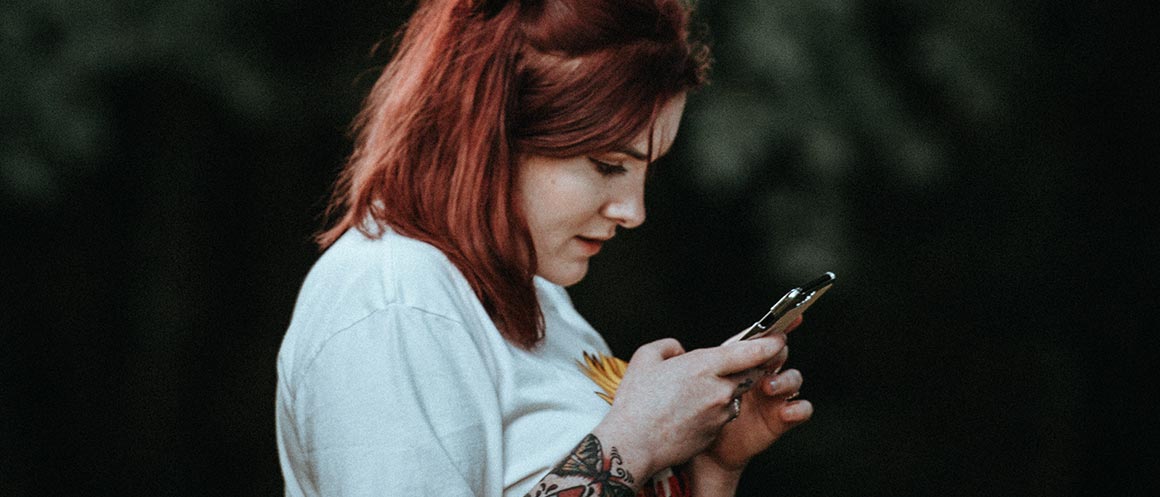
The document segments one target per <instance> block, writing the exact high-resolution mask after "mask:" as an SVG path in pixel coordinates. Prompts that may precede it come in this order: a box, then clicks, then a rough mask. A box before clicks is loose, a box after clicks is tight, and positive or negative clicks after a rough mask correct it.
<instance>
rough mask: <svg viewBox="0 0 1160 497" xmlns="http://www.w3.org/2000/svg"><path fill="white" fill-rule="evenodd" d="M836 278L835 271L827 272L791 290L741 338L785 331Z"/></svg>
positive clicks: (751, 337) (746, 338)
mask: <svg viewBox="0 0 1160 497" xmlns="http://www.w3.org/2000/svg"><path fill="white" fill-rule="evenodd" d="M835 279H837V277H836V276H834V273H830V272H827V273H826V274H823V275H821V276H819V277H817V278H814V280H813V281H810V282H809V283H806V284H804V285H802V286H799V287H797V288H794V289H793V290H790V291H789V292H787V293H786V294H785V295H784V296H782V297H781V299H780V300H778V301H777V303H776V304H773V307H771V308H769V312H767V313H765V316H762V318H761V319H759V320H757V322H756V323H753V325H752V326H750V327H749V328H747V329H746V330H745V331H744V332H743V333H742V334H741V340H750V339H753V338H757V337H762V336H765V335H768V334H770V333H781V332H784V331H785V329H786V328H788V327H789V325H791V324H793V322H794V321H796V320H797V318H798V316H801V315H802V313H803V312H806V309H809V308H810V306H811V305H814V302H817V301H818V299H819V298H821V297H822V294H824V293H826V290H829V289H830V287H831V286H833V284H834V280H835Z"/></svg>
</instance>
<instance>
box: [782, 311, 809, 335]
mask: <svg viewBox="0 0 1160 497" xmlns="http://www.w3.org/2000/svg"><path fill="white" fill-rule="evenodd" d="M804 320H805V315H804V314H798V317H797V319H795V320H793V322H792V323H790V324H789V326H786V327H785V333H789V332H791V331H793V330H794V328H797V327H798V326H801V324H802V321H804Z"/></svg>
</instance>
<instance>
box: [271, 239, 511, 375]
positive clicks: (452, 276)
mask: <svg viewBox="0 0 1160 497" xmlns="http://www.w3.org/2000/svg"><path fill="white" fill-rule="evenodd" d="M398 314H405V315H407V316H410V317H412V318H418V321H419V322H423V323H427V324H430V325H431V326H419V327H417V328H422V329H409V328H411V327H413V326H401V324H403V323H407V322H410V323H414V322H416V321H415V320H412V319H403V320H401V321H398V320H395V321H394V322H395V323H396V324H399V325H400V326H393V327H376V329H375V330H372V331H373V332H374V333H381V334H401V333H407V334H409V335H412V336H411V337H409V338H407V339H409V340H414V339H422V338H421V337H422V336H427V335H430V334H431V333H436V334H438V333H452V331H451V330H453V329H455V330H466V331H467V332H470V333H473V334H477V335H480V336H477V337H476V340H477V342H476V343H477V344H478V343H480V341H481V342H487V341H489V339H490V337H489V335H492V334H496V335H498V331H495V332H493V331H492V330H491V329H490V328H493V327H494V324H492V323H491V320H490V318H488V316H487V313H486V311H484V309H483V306H482V305H481V304H480V303H479V300H478V299H477V298H476V296H475V293H474V292H473V291H472V290H471V287H470V285H469V284H468V283H467V281H466V279H465V278H464V277H463V276H462V274H461V273H460V272H459V270H458V269H457V268H456V267H455V266H454V264H452V263H451V262H450V260H448V258H447V257H446V256H445V255H444V254H443V253H442V252H441V251H440V250H439V249H437V248H435V247H434V246H432V245H430V244H427V243H424V242H421V241H418V240H414V239H411V238H407V237H404V236H401V235H399V234H397V233H394V232H393V231H390V230H386V231H385V232H384V233H382V234H381V236H379V237H377V238H371V237H367V236H365V235H363V234H362V233H360V232H358V231H356V230H351V231H350V232H348V233H346V234H345V235H343V236H342V237H341V238H339V240H338V241H337V242H335V244H334V245H333V246H331V247H330V248H329V249H328V250H327V251H326V252H325V253H324V254H323V255H322V256H321V257H320V258H319V259H318V261H317V262H316V263H315V264H314V266H313V268H311V270H310V273H309V274H308V275H307V277H306V279H305V281H304V282H303V284H302V289H301V290H300V292H299V296H298V300H297V302H296V303H295V307H294V313H293V316H292V317H291V320H290V326H289V328H288V329H287V332H286V336H285V338H284V339H283V343H282V350H281V355H282V357H281V358H280V363H285V362H289V363H291V364H298V365H304V364H306V363H309V362H310V361H311V360H312V358H313V357H314V356H315V355H316V354H317V353H318V352H319V351H320V350H321V349H322V348H323V347H324V346H326V344H327V343H329V342H331V341H332V339H333V338H335V337H336V336H337V335H340V334H344V333H346V334H349V333H350V332H351V330H360V329H364V328H366V327H367V326H374V323H382V318H383V316H384V315H398ZM404 328H407V329H404ZM428 328H429V329H428ZM288 365H289V364H282V366H288Z"/></svg>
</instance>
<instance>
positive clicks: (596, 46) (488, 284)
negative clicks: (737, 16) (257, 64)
mask: <svg viewBox="0 0 1160 497" xmlns="http://www.w3.org/2000/svg"><path fill="white" fill-rule="evenodd" d="M688 16H689V11H688V8H687V7H685V6H683V5H681V4H679V3H678V2H677V1H676V0H632V1H630V0H540V1H532V0H524V1H507V2H504V1H482V0H458V1H457V0H429V1H424V2H420V4H419V5H418V8H417V11H416V12H415V14H414V15H413V17H412V19H411V20H410V22H409V23H408V24H407V27H406V29H405V31H404V33H403V35H402V38H401V39H400V41H399V46H398V49H397V52H396V54H395V57H394V59H393V60H392V62H391V63H390V64H389V65H388V66H387V68H386V69H385V70H384V72H383V74H382V76H381V77H380V79H379V81H378V82H377V83H376V85H375V87H374V89H373V90H372V91H371V94H370V95H369V97H368V98H367V101H366V103H365V107H364V109H363V111H362V112H361V114H360V115H359V117H358V119H357V122H356V125H355V127H356V130H357V132H358V134H357V140H356V146H355V151H354V153H353V154H352V156H351V159H350V161H349V163H348V165H347V168H346V169H345V171H344V174H343V176H342V178H341V180H340V182H339V186H338V188H337V191H336V199H337V208H338V209H339V210H341V211H342V212H343V215H342V217H341V219H340V220H339V222H338V223H337V224H336V225H335V226H334V227H332V228H331V229H329V230H328V231H326V232H324V233H323V234H322V235H321V236H320V242H321V245H322V246H323V247H326V248H327V250H326V252H325V253H324V254H323V256H322V257H321V258H320V259H319V261H318V262H317V263H316V265H315V267H314V268H313V269H312V270H311V273H310V275H309V276H308V277H307V278H306V281H305V283H304V285H303V288H302V291H301V294H300V296H299V299H298V302H297V305H296V308H295V312H294V316H293V319H292V322H291V324H290V327H289V330H288V331H287V334H286V337H285V340H284V342H283V345H282V349H281V352H280V354H279V361H278V373H279V385H278V403H277V405H278V412H277V421H278V431H279V453H280V457H281V463H282V468H283V471H284V475H285V479H286V493H287V494H288V495H477V496H497V497H498V496H501V495H503V496H518V495H525V494H528V495H633V494H636V493H637V492H638V491H643V492H645V493H650V492H653V493H655V492H658V491H660V492H662V493H669V494H671V495H682V494H684V495H706V496H710V495H731V494H732V493H733V492H734V490H735V488H736V485H737V482H738V479H739V477H740V474H741V471H742V469H744V467H745V464H746V462H747V461H748V460H749V459H750V458H751V457H752V456H754V455H755V454H757V453H758V452H760V451H762V450H764V449H765V448H766V447H767V446H769V445H770V444H771V443H773V441H774V440H775V439H777V437H778V436H780V435H781V434H782V433H784V432H785V431H787V430H788V429H790V428H791V427H793V426H795V425H796V424H799V423H801V422H803V421H805V420H806V419H808V418H809V416H810V414H811V412H812V407H811V406H810V404H809V403H808V402H806V401H801V400H791V398H792V396H793V394H794V393H795V392H796V391H797V389H798V388H799V386H800V384H801V376H800V374H798V373H797V372H796V371H785V372H782V373H780V374H776V375H772V376H769V377H766V379H767V381H764V382H763V384H762V385H761V386H760V387H759V388H753V389H751V390H749V391H748V392H745V393H744V395H741V390H739V389H738V383H739V380H738V378H739V377H738V376H737V375H738V374H739V373H742V372H745V371H749V370H752V369H753V368H756V367H761V366H765V367H767V368H770V369H774V368H777V367H779V366H780V365H781V363H782V362H784V361H785V357H786V348H785V341H784V336H775V337H769V338H764V339H759V340H753V341H747V342H735V343H730V344H727V345H723V346H720V347H715V348H711V349H702V350H695V351H690V352H685V351H684V350H683V349H682V348H681V346H680V345H679V344H678V343H677V342H676V341H675V340H671V339H670V340H661V341H658V342H654V343H651V344H647V345H645V346H643V347H641V348H640V349H639V350H638V351H637V352H636V353H635V354H634V355H633V357H632V360H631V362H630V363H629V364H628V366H627V370H626V371H624V378H623V380H622V381H621V382H620V383H619V387H618V388H617V387H615V386H614V389H615V392H613V391H611V390H609V391H607V392H605V394H603V397H601V395H598V394H597V393H596V391H595V388H596V386H597V384H596V383H594V382H593V380H592V379H591V378H590V377H589V375H590V374H592V371H587V372H586V371H584V370H583V369H582V368H581V367H579V365H580V364H582V363H583V362H584V360H585V359H587V360H588V364H589V365H594V364H595V365H596V369H599V368H600V367H611V368H612V369H615V368H616V366H617V364H616V363H615V362H607V361H612V360H611V359H606V362H603V363H601V362H600V359H595V360H594V359H593V358H601V357H605V356H608V355H609V350H608V346H607V345H606V344H605V342H604V340H603V339H602V338H601V337H600V335H599V334H597V333H596V332H595V331H594V330H593V329H592V328H591V326H589V325H588V324H587V323H586V322H585V321H584V319H583V318H582V317H580V316H579V315H578V314H577V313H576V311H575V309H573V307H572V304H571V302H570V300H569V299H568V296H567V293H566V292H565V290H564V288H563V287H566V286H568V285H571V284H574V283H576V282H578V281H580V280H581V279H582V278H583V277H584V275H585V273H586V271H587V268H588V260H589V259H590V258H591V257H592V256H594V255H596V253H597V252H599V251H600V248H601V246H602V244H603V243H605V242H607V241H608V240H609V239H610V238H612V237H613V236H614V235H615V233H616V230H617V228H618V227H620V228H633V227H636V226H638V225H640V224H641V223H642V222H644V217H645V210H644V184H645V178H646V176H647V170H648V168H649V167H650V165H651V164H652V163H653V161H655V160H656V159H657V158H658V157H660V156H661V155H663V154H664V153H665V152H666V151H667V150H668V149H669V147H670V146H671V145H672V142H673V140H674V138H675V136H676V133H677V127H678V124H679V121H680V118H681V114H682V112H683V109H684V103H685V95H686V93H687V92H688V91H689V90H692V89H694V88H696V87H698V86H699V85H701V84H702V82H703V80H704V74H705V70H706V60H707V55H706V53H705V50H703V49H702V48H700V47H699V46H698V45H697V44H695V43H692V42H690V41H688V32H687V31H688V28H687V26H688ZM613 384H615V381H613ZM613 394H615V399H614V400H612V395H613ZM605 398H606V399H609V400H612V405H611V406H609V405H608V404H607V403H606V402H605V400H603V399H605ZM669 468H676V473H675V475H677V476H673V475H674V473H672V472H671V471H670V470H669ZM654 475H660V477H659V478H652V480H651V481H650V477H653V476H654Z"/></svg>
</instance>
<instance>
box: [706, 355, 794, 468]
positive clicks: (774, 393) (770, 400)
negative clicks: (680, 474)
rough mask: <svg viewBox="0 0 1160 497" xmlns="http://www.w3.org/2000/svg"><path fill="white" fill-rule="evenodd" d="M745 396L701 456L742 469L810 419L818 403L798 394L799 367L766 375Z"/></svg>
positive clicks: (719, 465) (721, 464) (726, 465)
mask: <svg viewBox="0 0 1160 497" xmlns="http://www.w3.org/2000/svg"><path fill="white" fill-rule="evenodd" d="M760 381H761V382H760V384H759V385H756V386H754V388H752V389H750V390H749V391H748V392H746V393H745V395H742V396H741V414H740V415H739V416H737V419H734V420H733V421H732V422H730V423H729V424H727V425H725V427H724V428H722V429H721V434H720V435H719V436H718V437H717V440H716V441H715V442H714V443H713V445H711V446H710V447H709V448H708V449H707V450H705V451H704V452H702V453H701V454H699V455H698V456H696V457H698V458H708V459H709V460H708V461H702V462H711V463H713V465H714V466H717V467H719V468H720V469H721V470H723V471H728V472H736V473H740V472H741V470H743V469H745V465H746V464H747V463H748V462H749V459H750V458H752V457H753V456H755V455H757V454H759V453H761V452H762V451H764V450H765V449H766V448H768V447H769V446H770V445H772V444H773V442H774V441H776V440H777V439H778V438H780V437H781V436H782V435H783V434H785V433H786V432H787V431H789V430H790V429H792V428H793V427H795V426H797V425H800V424H802V423H804V422H806V421H808V420H809V419H810V416H811V415H813V413H814V406H813V405H812V404H810V401H808V400H802V399H798V398H797V393H798V391H799V390H800V389H801V386H802V374H801V372H799V371H798V370H796V369H789V370H786V371H782V372H780V373H777V374H775V375H772V376H764V377H762V379H761V380H760Z"/></svg>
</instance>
